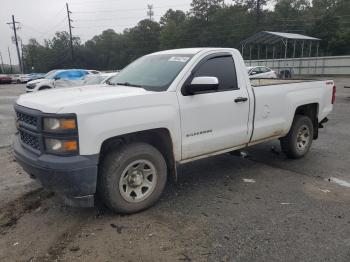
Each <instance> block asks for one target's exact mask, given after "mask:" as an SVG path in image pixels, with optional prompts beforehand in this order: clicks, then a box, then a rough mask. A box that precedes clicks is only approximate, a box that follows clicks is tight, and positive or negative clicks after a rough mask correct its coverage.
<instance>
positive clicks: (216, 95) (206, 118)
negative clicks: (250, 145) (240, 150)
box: [178, 53, 249, 160]
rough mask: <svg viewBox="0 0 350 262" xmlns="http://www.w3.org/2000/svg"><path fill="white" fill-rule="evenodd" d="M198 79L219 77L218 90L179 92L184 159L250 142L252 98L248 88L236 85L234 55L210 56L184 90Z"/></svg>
mask: <svg viewBox="0 0 350 262" xmlns="http://www.w3.org/2000/svg"><path fill="white" fill-rule="evenodd" d="M199 76H212V77H217V78H218V80H219V87H218V90H217V91H213V92H209V93H204V94H195V95H184V94H183V92H181V90H180V91H179V92H178V97H179V98H178V99H179V103H180V111H181V129H182V130H181V132H182V159H183V160H184V159H188V158H191V157H195V156H199V155H204V154H208V153H212V152H216V151H220V150H224V149H229V148H232V147H234V146H239V145H242V144H245V143H247V142H248V140H249V137H248V115H249V96H248V92H247V89H246V87H245V86H239V85H238V83H237V75H236V68H235V63H234V60H233V57H232V55H231V54H230V53H220V54H216V55H209V56H207V57H206V58H204V59H203V60H201V61H200V62H199V63H198V64H197V66H196V67H195V68H194V69H193V71H192V74H191V76H190V77H189V78H188V79H187V80H186V81H185V84H184V86H183V87H182V88H184V87H185V85H186V84H188V83H191V81H192V79H193V78H194V77H199Z"/></svg>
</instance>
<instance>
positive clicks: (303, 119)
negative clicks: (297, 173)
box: [280, 115, 314, 158]
mask: <svg viewBox="0 0 350 262" xmlns="http://www.w3.org/2000/svg"><path fill="white" fill-rule="evenodd" d="M313 133H314V128H313V125H312V121H311V119H310V118H309V117H307V116H304V115H296V116H295V118H294V120H293V124H292V127H291V129H290V130H289V133H288V134H287V136H285V137H283V138H281V139H280V142H281V148H282V151H283V152H284V153H286V155H287V157H289V158H301V157H303V156H305V155H306V154H307V153H308V152H309V150H310V147H311V144H312V140H313Z"/></svg>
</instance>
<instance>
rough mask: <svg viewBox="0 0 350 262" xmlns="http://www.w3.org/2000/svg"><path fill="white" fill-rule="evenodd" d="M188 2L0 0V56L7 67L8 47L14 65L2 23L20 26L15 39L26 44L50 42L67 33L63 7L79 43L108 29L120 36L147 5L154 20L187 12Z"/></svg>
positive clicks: (144, 14) (8, 30)
mask: <svg viewBox="0 0 350 262" xmlns="http://www.w3.org/2000/svg"><path fill="white" fill-rule="evenodd" d="M191 2H192V1H191V0H176V1H175V0H0V52H1V55H2V58H3V61H4V63H5V64H9V55H8V51H7V49H8V47H9V48H10V53H11V58H12V63H13V64H18V59H17V53H16V47H15V45H14V43H13V42H12V40H11V37H12V36H13V30H12V29H11V28H10V26H9V25H7V24H6V23H8V22H11V21H12V15H14V16H15V20H16V21H18V22H20V24H19V27H20V28H19V30H18V36H19V37H20V38H21V39H22V41H23V44H26V43H27V42H28V40H29V39H30V38H35V39H37V40H38V41H39V42H40V43H43V40H44V39H45V38H46V39H51V38H52V36H53V35H54V33H55V32H56V31H63V30H66V31H67V30H68V20H67V11H66V3H68V5H69V9H70V11H71V12H72V14H71V19H73V23H72V25H73V26H74V28H73V35H76V36H79V37H80V38H81V40H82V41H83V42H85V41H86V40H88V39H91V38H92V37H93V36H94V35H97V34H100V33H101V32H102V31H103V30H104V29H107V28H112V29H114V30H115V31H116V32H122V31H123V30H124V29H125V28H129V27H133V26H135V25H136V24H137V22H138V21H140V20H142V19H144V18H146V17H147V5H148V4H151V5H153V8H154V9H153V11H154V19H155V20H156V21H159V18H160V17H161V16H162V15H163V14H164V13H165V12H166V10H168V9H169V8H173V9H180V10H183V11H188V10H189V9H190V8H191V7H190V3H191Z"/></svg>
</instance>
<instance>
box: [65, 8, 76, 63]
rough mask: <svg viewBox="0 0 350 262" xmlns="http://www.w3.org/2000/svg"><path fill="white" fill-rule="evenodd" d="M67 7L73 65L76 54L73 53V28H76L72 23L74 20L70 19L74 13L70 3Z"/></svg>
mask: <svg viewBox="0 0 350 262" xmlns="http://www.w3.org/2000/svg"><path fill="white" fill-rule="evenodd" d="M66 7H67V17H68V26H69V37H70V55H71V59H72V63H73V61H74V53H73V37H72V28H74V27H73V26H72V25H71V22H73V20H72V19H71V18H70V14H71V13H72V12H71V11H69V7H68V3H66Z"/></svg>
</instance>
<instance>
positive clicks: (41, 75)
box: [29, 73, 45, 81]
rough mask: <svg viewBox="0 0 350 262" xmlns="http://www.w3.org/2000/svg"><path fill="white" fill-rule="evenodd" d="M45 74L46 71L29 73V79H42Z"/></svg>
mask: <svg viewBox="0 0 350 262" xmlns="http://www.w3.org/2000/svg"><path fill="white" fill-rule="evenodd" d="M44 76H45V74H44V73H31V74H29V81H33V80H36V79H40V78H43V77H44Z"/></svg>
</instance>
